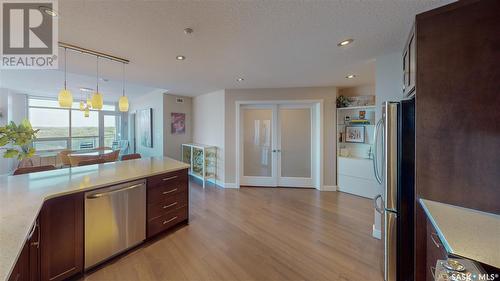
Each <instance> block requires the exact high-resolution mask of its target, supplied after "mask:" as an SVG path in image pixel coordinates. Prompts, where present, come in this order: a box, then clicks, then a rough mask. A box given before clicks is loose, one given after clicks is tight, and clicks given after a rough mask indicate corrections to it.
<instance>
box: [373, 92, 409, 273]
mask: <svg viewBox="0 0 500 281" xmlns="http://www.w3.org/2000/svg"><path fill="white" fill-rule="evenodd" d="M374 135H375V144H374V157H373V167H374V173H375V178H376V179H377V181H378V182H379V183H380V184H383V185H384V187H385V188H384V194H380V195H378V196H377V197H375V199H374V204H375V208H376V210H377V211H378V212H379V213H381V214H382V215H383V221H384V228H383V236H384V277H385V280H386V281H395V280H398V281H407V280H413V279H414V206H415V96H414V95H413V96H411V97H409V98H408V99H405V100H402V101H400V102H384V103H383V107H382V118H381V119H380V120H379V121H378V122H377V125H376V126H375V130H374ZM380 149H382V150H381V151H380ZM379 161H380V162H381V163H379Z"/></svg>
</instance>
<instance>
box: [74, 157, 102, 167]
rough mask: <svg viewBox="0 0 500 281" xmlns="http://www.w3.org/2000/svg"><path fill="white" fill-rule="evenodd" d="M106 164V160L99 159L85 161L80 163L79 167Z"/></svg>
mask: <svg viewBox="0 0 500 281" xmlns="http://www.w3.org/2000/svg"><path fill="white" fill-rule="evenodd" d="M102 163H106V160H104V159H102V158H97V159H89V160H83V161H80V162H78V166H87V165H94V164H102Z"/></svg>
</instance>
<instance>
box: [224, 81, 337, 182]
mask: <svg viewBox="0 0 500 281" xmlns="http://www.w3.org/2000/svg"><path fill="white" fill-rule="evenodd" d="M336 97H337V88H335V87H317V88H316V87H315V88H279V89H241V90H239V89H238V90H236V89H235V90H226V95H225V119H226V122H225V127H226V128H225V142H224V143H225V163H224V164H225V165H224V172H225V180H224V181H225V183H226V184H234V183H235V182H236V124H235V119H236V102H237V101H252V100H253V101H256V100H257V101H268V100H269V101H270V100H307V99H312V100H320V99H322V100H323V101H324V112H323V126H324V128H323V129H324V131H323V134H324V139H323V147H324V151H323V152H324V157H323V161H324V184H325V185H328V186H334V185H336V175H335V171H336V166H335V165H336V159H335V155H336V154H335V151H336V147H335V146H336V142H335V100H336Z"/></svg>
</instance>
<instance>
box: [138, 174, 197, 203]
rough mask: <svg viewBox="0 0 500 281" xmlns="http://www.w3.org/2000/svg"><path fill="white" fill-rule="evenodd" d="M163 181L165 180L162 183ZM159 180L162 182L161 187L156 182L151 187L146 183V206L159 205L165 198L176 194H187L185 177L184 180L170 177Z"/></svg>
mask: <svg viewBox="0 0 500 281" xmlns="http://www.w3.org/2000/svg"><path fill="white" fill-rule="evenodd" d="M163 179H167V180H165V181H164V180H163ZM160 180H161V181H162V184H161V185H160V184H159V183H158V182H156V184H155V185H152V186H149V181H148V192H147V198H148V200H147V203H148V204H154V203H160V202H163V201H165V200H167V198H169V197H171V196H174V195H177V194H178V193H182V192H187V185H188V183H187V177H186V179H185V180H184V179H183V176H179V177H178V178H173V179H172V176H170V177H163V178H162V179H160Z"/></svg>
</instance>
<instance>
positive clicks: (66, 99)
mask: <svg viewBox="0 0 500 281" xmlns="http://www.w3.org/2000/svg"><path fill="white" fill-rule="evenodd" d="M57 99H58V101H59V106H60V107H66V108H70V107H71V106H72V105H73V96H72V95H71V92H70V91H68V90H66V89H63V90H61V91H60V92H59V96H58V97H57Z"/></svg>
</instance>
